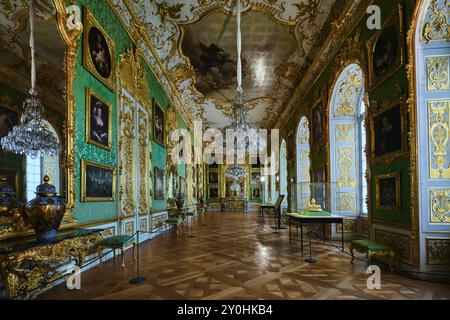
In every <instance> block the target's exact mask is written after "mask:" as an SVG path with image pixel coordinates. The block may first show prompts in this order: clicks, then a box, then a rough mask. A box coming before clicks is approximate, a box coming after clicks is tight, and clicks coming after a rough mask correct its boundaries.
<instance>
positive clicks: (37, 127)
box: [1, 0, 60, 158]
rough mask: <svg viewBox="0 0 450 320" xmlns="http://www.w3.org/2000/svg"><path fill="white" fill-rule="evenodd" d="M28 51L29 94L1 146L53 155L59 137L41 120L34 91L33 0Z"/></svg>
mask: <svg viewBox="0 0 450 320" xmlns="http://www.w3.org/2000/svg"><path fill="white" fill-rule="evenodd" d="M29 21H30V50H31V89H30V96H29V97H27V98H26V99H25V101H24V102H23V113H22V115H21V117H20V125H17V126H14V128H13V129H12V131H10V132H9V133H8V135H7V136H6V137H3V138H2V139H1V146H2V148H4V149H6V150H9V151H11V152H13V153H17V154H24V155H27V156H30V157H32V158H37V157H38V156H39V155H41V156H53V155H56V154H57V153H58V151H59V149H60V146H59V143H58V140H57V138H56V136H55V135H54V134H53V132H51V131H50V129H49V128H48V126H47V125H46V124H45V122H44V121H43V120H44V119H43V117H42V115H43V112H44V106H43V105H42V103H41V101H40V100H39V99H38V96H37V91H36V59H35V58H36V57H35V41H34V40H35V39H34V28H35V12H34V0H30V20H29Z"/></svg>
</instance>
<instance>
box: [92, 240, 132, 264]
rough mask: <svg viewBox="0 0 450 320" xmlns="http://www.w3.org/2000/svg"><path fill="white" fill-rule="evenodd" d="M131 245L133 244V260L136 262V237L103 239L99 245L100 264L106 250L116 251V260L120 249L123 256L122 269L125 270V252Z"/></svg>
mask: <svg viewBox="0 0 450 320" xmlns="http://www.w3.org/2000/svg"><path fill="white" fill-rule="evenodd" d="M130 244H133V259H134V261H136V241H135V240H134V236H127V235H122V236H112V237H108V238H104V239H102V240H101V241H100V242H99V244H98V256H99V257H100V263H102V257H103V249H104V248H109V249H114V251H113V254H114V258H116V249H120V253H121V255H122V268H125V256H124V251H125V247H127V246H128V245H130Z"/></svg>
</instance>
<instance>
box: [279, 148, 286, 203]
mask: <svg viewBox="0 0 450 320" xmlns="http://www.w3.org/2000/svg"><path fill="white" fill-rule="evenodd" d="M279 179H280V182H279V183H280V195H284V200H283V203H282V207H283V208H286V207H287V204H288V192H287V146H286V140H283V141H281V147H280V175H279Z"/></svg>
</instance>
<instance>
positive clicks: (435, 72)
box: [427, 56, 450, 91]
mask: <svg viewBox="0 0 450 320" xmlns="http://www.w3.org/2000/svg"><path fill="white" fill-rule="evenodd" d="M449 68H450V56H435V57H428V58H427V82H428V91H436V90H448V89H449V87H450V86H449V84H450V81H449V79H450V78H449Z"/></svg>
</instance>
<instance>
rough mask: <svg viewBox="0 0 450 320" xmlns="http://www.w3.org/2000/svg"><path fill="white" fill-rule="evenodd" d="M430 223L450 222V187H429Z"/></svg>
mask: <svg viewBox="0 0 450 320" xmlns="http://www.w3.org/2000/svg"><path fill="white" fill-rule="evenodd" d="M430 221H431V223H450V189H430Z"/></svg>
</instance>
